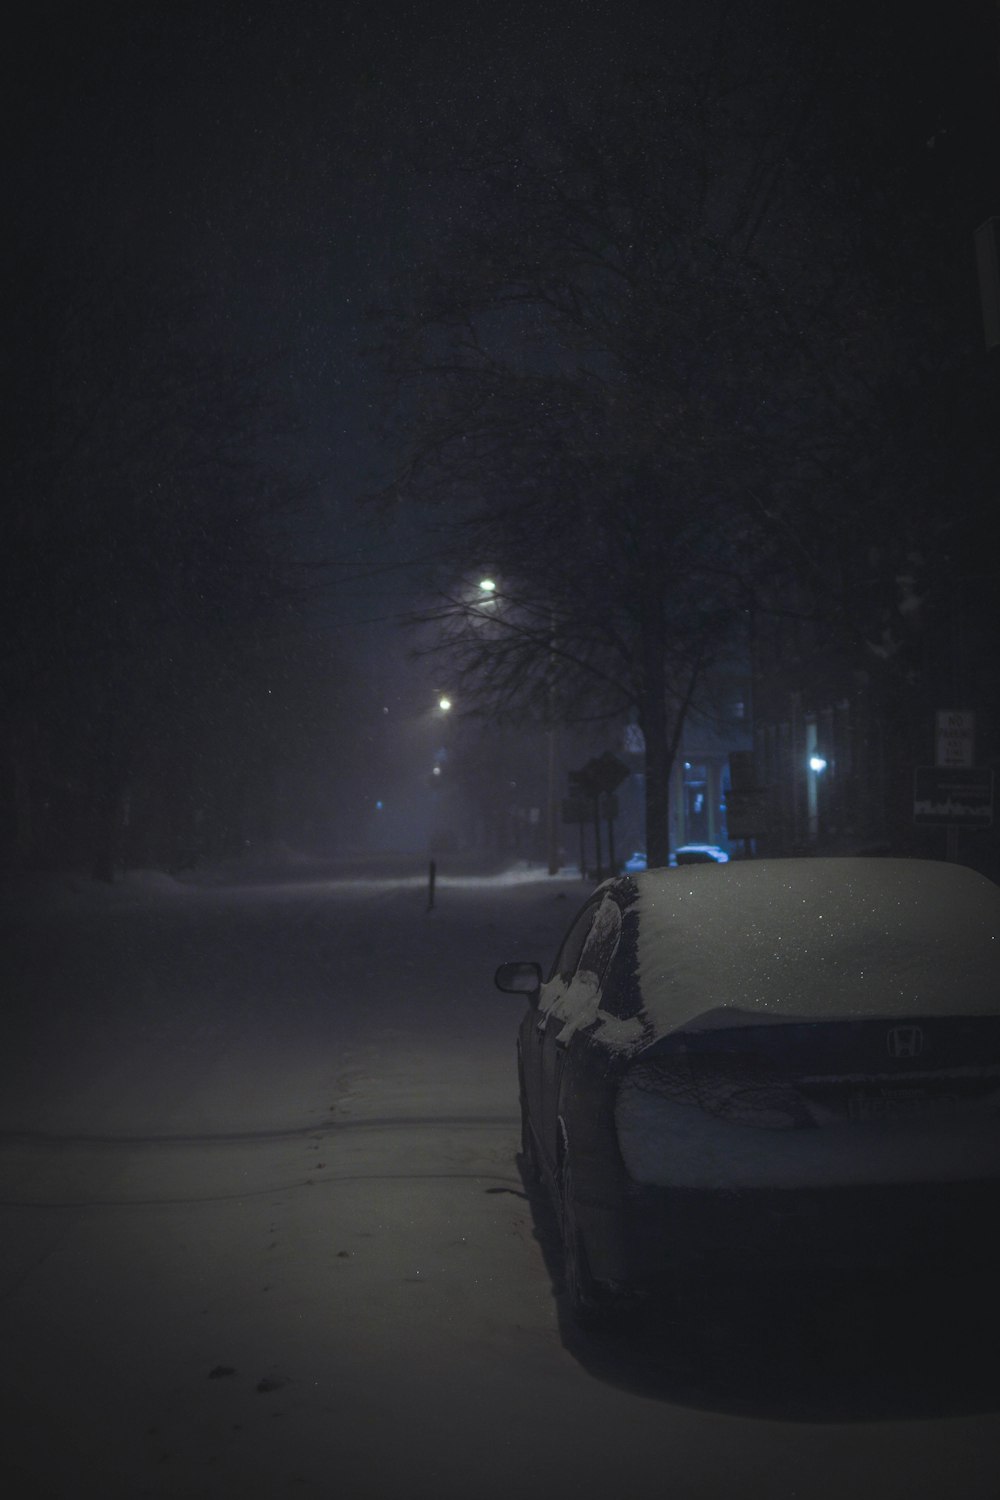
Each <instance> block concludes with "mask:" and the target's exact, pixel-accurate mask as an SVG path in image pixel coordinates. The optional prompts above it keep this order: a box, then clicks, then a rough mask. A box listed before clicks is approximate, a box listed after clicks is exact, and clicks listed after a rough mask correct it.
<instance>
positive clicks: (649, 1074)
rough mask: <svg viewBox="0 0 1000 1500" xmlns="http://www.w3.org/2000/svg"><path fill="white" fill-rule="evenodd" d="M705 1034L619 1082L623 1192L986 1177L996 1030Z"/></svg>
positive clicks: (998, 1137) (652, 1056)
mask: <svg viewBox="0 0 1000 1500" xmlns="http://www.w3.org/2000/svg"><path fill="white" fill-rule="evenodd" d="M705 1022H706V1024H701V1023H699V1022H696V1023H694V1024H693V1025H690V1026H688V1027H686V1028H684V1029H683V1030H680V1031H678V1032H675V1033H672V1034H671V1035H669V1036H667V1037H664V1038H663V1039H661V1040H660V1041H659V1042H657V1043H655V1044H654V1045H653V1046H651V1047H649V1048H647V1049H646V1050H645V1051H644V1052H642V1053H641V1054H640V1055H639V1056H638V1057H637V1058H636V1059H635V1060H634V1061H633V1062H632V1064H631V1065H630V1067H629V1068H628V1069H627V1071H626V1072H625V1074H624V1077H623V1079H622V1083H621V1086H620V1089H619V1093H618V1098H617V1103H616V1111H615V1113H616V1123H617V1128H618V1136H619V1145H620V1147H621V1151H622V1157H623V1159H624V1162H625V1166H626V1170H627V1171H628V1173H629V1176H630V1178H631V1179H632V1180H633V1181H634V1182H637V1183H646V1184H651V1185H658V1186H677V1187H691V1188H712V1189H716V1188H723V1189H740V1188H753V1187H768V1188H779V1189H780V1188H802V1187H825V1186H848V1185H861V1184H869V1185H872V1184H892V1183H915V1182H954V1181H982V1180H993V1179H994V1178H997V1177H1000V1018H998V1017H993V1016H971V1017H963V1016H955V1017H940V1016H934V1017H924V1016H914V1017H912V1018H907V1019H903V1020H900V1019H897V1018H895V1017H892V1018H891V1019H880V1020H871V1019H864V1020H861V1019H848V1020H837V1021H828V1022H819V1021H816V1022H797V1021H788V1022H781V1023H771V1022H767V1021H753V1022H749V1023H748V1024H740V1022H737V1023H736V1024H726V1020H725V1018H723V1017H722V1016H721V1015H720V1013H716V1014H715V1015H714V1016H712V1017H709V1018H705Z"/></svg>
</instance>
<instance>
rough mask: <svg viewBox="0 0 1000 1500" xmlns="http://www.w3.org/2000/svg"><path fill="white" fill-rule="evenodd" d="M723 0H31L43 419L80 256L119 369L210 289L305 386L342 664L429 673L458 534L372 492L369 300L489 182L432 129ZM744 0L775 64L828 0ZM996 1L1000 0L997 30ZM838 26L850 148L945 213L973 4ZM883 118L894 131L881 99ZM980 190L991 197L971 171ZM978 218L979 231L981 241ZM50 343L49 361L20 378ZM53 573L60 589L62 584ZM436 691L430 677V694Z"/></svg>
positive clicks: (325, 609)
mask: <svg viewBox="0 0 1000 1500" xmlns="http://www.w3.org/2000/svg"><path fill="white" fill-rule="evenodd" d="M710 9H711V8H705V10H704V11H703V10H702V9H701V8H700V7H696V6H691V5H683V4H677V5H673V6H663V5H660V6H642V5H636V4H632V5H626V6H621V5H612V4H602V3H584V4H579V5H565V4H560V5H552V6H541V7H539V6H537V5H523V6H517V5H478V4H463V5H457V4H447V3H438V4H429V3H428V4H421V5H419V6H416V5H411V6H399V5H380V4H377V3H376V4H364V5H362V4H357V3H353V0H352V3H347V4H338V5H326V4H320V3H297V4H293V5H284V6H276V5H269V4H263V5H259V6H254V5H250V4H247V5H231V4H224V5H207V6H195V5H183V6H173V5H171V6H135V5H131V4H125V3H114V4H109V3H97V4H94V5H89V6H84V7H81V6H73V5H68V4H61V3H45V0H43V3H40V4H37V5H35V6H33V7H31V8H30V12H29V11H25V12H24V13H23V14H22V15H21V17H20V18H19V20H18V22H17V23H16V25H15V29H14V34H13V36H12V37H11V38H9V39H8V46H7V47H6V49H5V50H6V51H7V54H8V55H7V63H6V73H7V78H6V82H5V94H6V99H7V107H8V120H9V123H8V130H7V139H8V146H9V150H8V163H7V165H8V171H9V178H8V192H7V195H6V197H7V203H8V214H7V215H6V216H5V217H6V218H7V221H8V229H7V232H6V235H5V238H6V241H7V243H6V246H5V251H4V254H5V257H6V259H7V275H6V278H5V280H6V284H7V288H8V294H9V299H10V307H11V310H12V324H13V334H12V336H11V337H10V338H9V339H8V341H7V342H8V347H9V348H10V349H11V350H12V352H13V369H12V375H13V379H14V383H15V386H18V385H21V386H22V387H23V388H24V389H25V390H27V392H28V394H27V395H26V396H25V397H24V399H25V403H26V406H27V407H28V409H29V414H30V416H31V419H32V420H34V421H35V422H37V423H38V425H39V429H40V430H44V426H45V399H46V398H45V395H44V392H45V390H46V383H47V381H48V379H49V374H50V373H51V372H48V371H47V370H46V368H45V360H46V359H47V358H50V357H51V358H52V363H53V366H55V365H57V364H58V356H50V355H49V354H48V353H47V352H46V348H47V346H46V347H41V346H40V345H38V344H37V343H36V339H35V336H34V333H33V329H34V327H35V326H36V321H41V322H43V323H45V324H46V326H48V327H52V326H57V327H58V326H59V325H60V323H65V324H66V325H67V326H68V325H69V324H71V322H72V317H73V296H74V295H75V293H72V292H70V293H67V292H66V290H65V289H66V286H67V285H72V284H73V281H74V278H75V277H77V276H79V275H80V268H81V267H86V268H87V271H86V275H87V276H90V277H91V279H92V284H93V285H99V281H100V277H102V276H103V277H104V278H106V283H107V285H109V286H115V287H116V288H117V289H118V290H117V292H116V295H117V296H120V299H121V306H122V309H123V312H122V318H121V320H120V326H118V325H116V327H115V328H114V329H112V331H111V332H110V333H108V332H107V331H105V333H104V334H102V338H103V337H106V339H107V342H106V345H105V346H103V347H99V348H98V350H97V354H98V357H99V358H100V359H101V360H102V361H103V362H104V364H105V365H106V366H113V365H114V364H115V362H116V360H118V359H119V356H120V354H121V351H122V349H123V348H125V347H128V348H129V349H130V350H131V348H132V344H133V342H134V341H135V340H136V338H138V339H139V341H141V340H142V339H143V338H145V339H150V338H152V337H155V335H151V334H150V332H149V326H150V325H147V324H143V315H144V311H145V309H146V308H147V307H148V306H158V305H159V303H160V301H161V300H162V303H163V308H164V312H163V313H162V317H161V324H160V326H163V324H166V325H169V324H170V321H171V318H172V316H173V314H172V313H171V311H170V309H172V308H174V307H176V306H177V305H178V304H179V303H180V302H185V300H186V301H187V303H188V304H189V307H190V308H193V309H194V311H193V312H188V313H187V314H186V315H185V317H186V321H185V322H184V325H183V330H182V332H181V334H180V338H181V341H182V342H187V343H191V344H193V345H195V346H197V347H198V348H199V349H201V350H203V351H205V352H206V353H210V354H211V355H212V357H215V356H219V357H221V358H225V359H228V360H234V359H235V360H241V361H245V362H246V363H247V365H248V366H249V367H251V368H253V369H254V370H255V371H257V372H258V379H259V380H260V382H261V383H262V385H263V387H264V388H265V391H266V393H267V394H268V395H269V396H270V397H272V398H273V399H274V400H275V401H276V402H278V403H280V405H281V409H282V423H283V424H284V425H282V424H280V423H279V424H278V425H277V426H276V428H275V432H274V434H273V435H272V434H268V435H266V436H265V438H264V443H265V446H266V447H267V449H268V456H269V458H270V459H271V460H273V461H274V462H275V464H276V465H277V466H278V467H280V468H283V469H284V470H285V472H286V473H287V474H289V475H293V476H295V478H296V479H297V480H298V481H300V482H301V485H302V487H303V490H304V493H305V496H306V499H305V501H304V504H303V505H302V506H301V507H300V515H299V520H298V521H297V523H296V526H297V528H298V550H299V558H300V561H303V560H304V561H305V562H306V563H307V564H316V563H317V562H322V563H323V565H324V567H323V570H322V578H323V580H324V582H323V587H322V589H321V590H320V591H319V593H318V594H317V596H316V598H315V599H314V600H313V601H312V603H311V604H310V608H311V609H313V610H315V611H316V612H317V616H318V617H319V618H321V619H322V620H323V622H324V628H327V629H330V630H331V631H332V636H331V639H335V640H336V650H337V651H338V652H339V653H340V657H341V659H342V660H344V659H350V661H351V664H352V668H353V669H354V670H355V671H360V672H361V673H362V674H365V673H367V672H368V671H369V667H367V666H362V665H360V664H362V663H366V662H367V663H370V674H371V681H373V682H376V683H377V684H378V685H377V688H376V689H375V697H376V698H377V697H379V696H386V695H388V694H391V693H393V692H397V693H398V692H400V691H404V692H405V689H402V688H401V686H400V684H402V683H405V682H406V681H407V678H408V676H409V675H410V674H411V673H412V671H413V669H412V668H411V667H410V666H408V665H407V660H406V650H407V646H406V641H405V639H404V638H403V637H402V636H399V635H398V634H397V633H396V632H395V631H394V629H392V628H391V621H392V619H393V618H394V617H396V616H398V615H399V614H400V613H402V612H404V611H405V610H406V609H407V608H409V607H411V605H413V604H414V603H415V602H417V603H419V601H420V598H421V589H422V588H424V587H425V586H426V579H427V570H426V567H425V566H424V564H423V563H419V562H418V563H413V564H412V565H410V564H411V562H412V559H419V558H426V557H427V555H428V552H430V553H431V555H433V550H434V542H433V540H431V541H430V542H429V541H428V538H427V537H426V536H425V535H423V534H422V532H421V527H420V518H419V517H418V516H416V515H413V514H411V513H408V512H407V511H405V510H402V511H397V512H396V513H395V514H393V515H389V516H387V515H386V514H384V513H383V514H381V515H379V516H378V517H377V518H375V520H374V521H373V519H372V517H371V515H370V514H365V513H363V512H362V511H361V510H360V509H359V506H358V498H359V496H360V495H361V494H363V493H364V492H366V491H367V490H369V489H371V488H373V487H375V486H377V485H379V484H380V483H382V482H383V481H384V480H385V479H386V477H387V474H388V464H389V461H390V460H389V458H388V456H387V453H386V450H385V448H384V446H383V440H382V437H381V433H380V428H379V413H380V395H381V393H380V389H379V383H378V376H377V374H376V372H375V370H374V368H373V366H372V364H371V362H370V361H368V360H366V359H365V357H364V350H365V348H366V346H367V345H368V343H369V341H370V339H371V336H372V328H371V323H370V321H369V319H368V316H367V314H368V311H369V309H370V308H371V307H372V306H373V305H382V304H384V303H386V302H387V301H390V300H391V299H392V298H393V296H395V295H396V294H397V293H398V291H399V288H400V285H401V284H403V283H405V280H406V276H407V274H408V271H409V269H410V268H411V266H412V265H414V264H415V263H416V262H417V261H419V260H420V259H421V258H423V257H425V256H426V255H427V254H428V253H430V254H432V255H433V252H434V247H435V246H436V244H438V243H439V242H443V241H444V240H445V239H446V238H447V236H448V234H449V232H450V231H451V229H453V228H454V226H455V222H456V219H460V218H461V216H462V215H463V214H465V213H468V212H469V211H470V209H469V203H470V202H472V203H473V204H474V199H472V200H467V199H465V198H464V197H463V196H462V193H461V191H460V190H458V189H457V188H456V186H455V184H454V182H451V183H449V182H448V181H447V180H446V179H444V178H442V177H440V176H435V174H433V173H431V172H428V171H427V170H426V169H425V167H424V165H423V160H422V157H421V152H422V151H424V150H425V149H426V147H427V145H428V143H429V142H430V143H434V142H435V140H436V139H437V137H438V136H441V137H444V136H448V137H449V138H452V139H453V138H455V137H456V136H457V137H460V136H461V133H462V129H463V124H464V122H468V124H469V125H472V124H474V123H476V122H478V121H479V120H481V119H483V118H492V119H494V120H503V119H505V118H507V117H510V118H512V119H513V118H515V117H516V115H517V112H518V110H519V108H520V107H521V105H522V104H523V101H524V100H525V99H526V98H533V99H536V100H537V99H538V98H539V97H541V98H544V97H545V95H546V92H547V91H551V93H552V94H553V95H554V96H555V95H560V94H561V95H562V96H564V97H573V98H575V99H577V100H579V99H580V98H585V97H587V96H588V94H589V92H590V91H591V90H592V89H593V88H594V86H595V84H596V83H597V82H598V81H600V80H601V79H604V78H606V77H607V76H609V75H610V74H611V73H612V72H613V71H615V70H618V71H622V72H624V71H626V70H627V69H628V68H629V67H633V66H637V65H640V64H646V63H649V62H652V63H654V64H655V63H657V62H659V61H669V60H670V59H671V58H672V57H675V56H676V54H677V49H678V46H679V45H681V42H683V40H684V39H690V38H692V37H693V38H694V39H695V41H696V42H697V41H698V40H699V31H704V29H705V27H707V26H708V24H709V21H708V19H707V17H708V11H709V10H710ZM734 10H735V13H736V15H737V16H738V18H739V21H740V24H741V25H742V26H743V27H744V33H745V35H746V37H747V39H748V40H747V46H748V48H749V49H750V50H749V52H748V59H749V62H750V65H751V66H752V65H753V57H754V53H755V52H756V51H757V49H759V55H760V57H761V58H765V57H767V56H774V55H778V53H780V52H781V49H782V48H783V47H785V46H786V45H791V46H792V50H794V46H797V45H801V44H802V41H803V38H805V39H806V40H808V39H809V34H810V28H811V26H812V24H813V23H812V22H811V21H810V19H809V16H808V7H807V8H806V13H805V14H804V13H803V8H802V7H801V6H782V5H781V4H771V5H759V6H758V5H752V4H751V5H745V6H737V7H735V8H734ZM985 13H986V12H985V10H984V9H983V8H980V10H978V11H977V17H978V20H977V25H979V26H980V29H981V25H982V15H983V14H985ZM904 23H905V24H904ZM939 24H940V23H939ZM815 26H816V28H817V35H819V34H820V32H821V31H823V34H824V35H825V36H826V38H827V39H828V41H829V44H830V46H831V47H832V48H834V49H835V50H836V51H837V54H838V57H839V60H840V62H839V66H840V67H841V72H840V73H839V74H838V78H839V79H840V84H839V85H838V87H839V88H840V93H839V94H837V95H835V96H834V106H836V104H837V102H838V101H839V105H840V107H841V109H842V113H841V114H840V116H839V117H838V118H834V117H832V116H831V121H830V125H831V128H830V141H831V142H832V145H831V149H832V150H834V151H839V152H841V153H842V160H843V163H844V166H845V170H849V167H850V162H851V160H852V156H856V155H857V154H858V153H869V152H872V153H874V154H875V155H876V157H878V156H879V153H882V157H883V158H884V164H885V167H886V171H887V172H894V171H895V170H896V169H897V168H898V171H899V173H900V174H901V176H902V178H904V179H912V180H913V181H914V182H916V183H918V184H919V185H920V186H921V188H922V189H925V190H926V192H927V195H928V202H929V204H930V209H929V211H930V212H931V214H933V211H934V210H933V194H934V192H935V187H934V182H935V180H940V179H943V178H946V179H947V181H948V182H949V184H950V187H951V190H952V191H953V193H957V194H958V195H959V196H960V194H961V191H962V184H961V178H962V174H963V172H964V171H965V170H966V169H968V171H969V174H970V176H971V177H974V178H975V177H976V172H978V170H979V161H978V157H979V155H981V151H982V149H983V144H982V142H981V141H980V140H978V139H977V131H978V130H979V128H980V126H981V123H982V121H981V119H980V118H977V116H976V110H975V109H973V110H972V112H971V113H968V111H967V112H966V117H965V118H962V116H961V111H960V109H959V108H958V101H959V99H966V100H968V99H969V98H972V99H976V98H979V97H980V96H981V95H980V91H981V89H982V88H983V87H984V84H983V80H984V79H986V78H987V77H988V76H989V74H988V70H989V68H990V67H993V69H994V72H995V59H990V58H986V59H984V58H983V57H982V56H981V55H980V53H981V49H980V51H977V50H976V46H975V42H974V40H972V38H973V36H974V33H973V32H971V31H970V33H969V34H968V35H966V34H964V33H963V32H962V31H961V28H960V27H958V26H957V23H956V30H955V31H953V32H952V33H950V34H947V35H946V34H941V35H937V34H936V33H935V34H932V32H933V28H932V27H931V26H930V23H927V22H925V21H923V20H921V19H919V18H918V17H916V16H914V14H913V12H912V9H911V8H909V7H900V6H888V7H883V8H880V7H877V6H876V7H874V9H873V10H872V9H871V8H869V9H868V10H867V11H866V10H865V8H864V7H861V6H847V7H841V8H838V14H837V16H836V17H834V18H831V17H830V16H828V15H822V16H821V14H820V9H819V8H818V7H817V8H816V21H815ZM824 28H825V31H824V30H823V29H824ZM678 38H680V39H681V42H679V40H678ZM789 39H791V42H790V41H789ZM819 45H825V43H823V42H821V43H819ZM852 50H856V52H857V55H858V57H859V59H862V58H863V59H864V67H863V68H860V70H859V71H860V73H863V74H864V82H863V84H859V89H861V90H867V94H868V98H869V100H870V98H871V97H872V96H873V95H875V96H877V97H879V98H880V99H881V104H880V110H881V115H880V116H876V117H875V118H876V120H877V122H879V123H880V128H879V130H878V132H877V138H876V139H872V138H871V136H870V134H869V136H868V137H867V138H866V137H865V136H864V135H861V134H859V133H858V132H857V130H856V129H855V127H854V125H853V123H852V120H853V112H854V104H855V101H854V100H853V99H852V98H851V89H852V87H853V85H852V83H851V69H850V66H847V67H846V68H845V67H844V59H845V58H847V59H848V60H849V59H850V57H851V55H852ZM873 52H874V54H875V61H874V62H873V61H872V54H873ZM932 60H935V61H936V62H937V64H938V66H937V68H936V70H934V69H932V68H931V66H930V64H931V61H932ZM973 66H974V67H975V68H976V69H977V73H976V77H975V78H974V79H972V80H971V83H972V86H971V87H969V84H970V78H969V73H968V69H969V68H970V67H973ZM980 115H982V111H980ZM865 118H866V120H867V122H868V123H867V124H866V126H865V129H866V130H867V131H869V132H870V130H871V121H872V118H873V117H872V115H871V113H870V111H869V113H868V115H867V116H866V117H865ZM882 127H884V128H882ZM973 147H974V148H975V149H974V150H973V149H972V148H973ZM949 153H950V154H949ZM972 156H976V158H977V160H976V164H975V171H973V170H972V165H971V163H972ZM979 180H980V179H979V178H976V181H977V182H978V181H979ZM956 184H957V186H956ZM868 207H869V208H870V202H869V205H868ZM986 207H987V209H988V208H989V205H986ZM472 211H473V212H474V207H473V209H472ZM865 211H866V212H867V211H868V208H866V210H865ZM968 212H969V214H970V215H971V216H974V215H976V214H977V213H982V208H981V205H980V204H978V203H977V202H976V201H975V192H974V191H972V190H971V189H970V199H969V204H968ZM982 216H985V213H983V214H982ZM964 236H965V230H964V228H963V230H962V237H961V243H962V245H966V244H967V239H966V238H965V237H964ZM94 295H96V296H97V297H100V296H101V295H102V293H101V292H100V290H99V289H98V291H97V292H96V293H95V294H94ZM964 296H965V301H964V303H963V305H962V312H961V316H963V317H966V318H968V319H969V320H970V322H972V321H973V320H974V318H975V316H976V308H975V302H974V289H973V288H972V286H971V282H970V285H969V287H968V288H967V290H966V292H965V294H964ZM61 298H65V299H66V301H65V307H64V308H63V307H62V305H61V303H60V299H61ZM39 309H40V310H41V311H40V312H39V311H38V310H39ZM63 312H65V318H63ZM133 315H134V321H135V323H136V326H137V327H138V328H139V329H140V332H139V333H138V334H136V332H135V329H134V328H133V327H132V326H131V324H130V321H129V320H130V318H131V317H133ZM152 326H153V327H155V326H157V325H156V324H155V320H154V323H153V325H152ZM143 329H145V331H142V330H143ZM116 340H120V341H121V342H120V343H116ZM52 347H53V348H54V347H56V345H55V343H53V346H52ZM32 361H34V362H35V365H36V366H37V368H35V369H34V373H33V376H32V380H33V382H34V383H33V384H32V383H29V382H28V381H27V380H26V379H23V378H22V376H23V372H24V370H26V369H27V368H28V367H29V366H31V365H32ZM40 392H41V393H42V394H39V393H40ZM56 595H57V598H56V608H57V611H58V585H57V586H56ZM426 690H427V685H426V684H425V683H424V682H423V681H422V680H421V682H420V685H419V687H418V688H417V689H415V691H416V692H417V693H418V695H419V694H423V693H425V692H426Z"/></svg>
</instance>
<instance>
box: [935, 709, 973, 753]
mask: <svg viewBox="0 0 1000 1500" xmlns="http://www.w3.org/2000/svg"><path fill="white" fill-rule="evenodd" d="M934 718H935V736H934V764H935V765H936V766H971V765H972V764H973V762H974V761H975V758H976V716H975V714H974V713H972V712H970V711H969V710H968V709H954V708H939V709H938V711H937V713H936V714H935V716H934Z"/></svg>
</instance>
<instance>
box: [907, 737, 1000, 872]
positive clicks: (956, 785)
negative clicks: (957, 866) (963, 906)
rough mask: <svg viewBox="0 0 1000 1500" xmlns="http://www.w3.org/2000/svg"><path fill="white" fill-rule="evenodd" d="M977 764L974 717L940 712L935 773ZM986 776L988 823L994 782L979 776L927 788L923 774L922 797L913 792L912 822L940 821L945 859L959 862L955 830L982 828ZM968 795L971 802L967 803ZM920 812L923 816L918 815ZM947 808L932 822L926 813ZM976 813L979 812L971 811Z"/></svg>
mask: <svg viewBox="0 0 1000 1500" xmlns="http://www.w3.org/2000/svg"><path fill="white" fill-rule="evenodd" d="M975 760H976V716H975V714H974V713H973V712H972V710H971V709H967V708H939V709H938V711H937V713H936V714H935V715H934V769H935V770H936V771H966V770H970V771H971V770H973V768H974V766H975ZM986 774H988V775H989V782H990V785H989V798H988V801H989V822H992V821H993V778H992V774H991V773H984V772H980V773H979V774H978V775H977V776H976V777H975V778H974V779H973V781H972V782H971V783H970V782H969V781H968V780H967V779H966V780H963V779H962V778H961V777H959V778H958V781H957V782H956V781H955V778H954V777H953V778H952V779H951V781H950V782H949V783H947V784H945V783H944V782H941V783H940V784H933V785H931V784H929V783H928V782H927V780H926V774H925V773H922V772H918V776H919V775H923V776H924V780H923V782H922V784H921V787H922V792H923V795H922V796H920V795H918V792H917V788H916V786H915V788H914V804H913V819H914V822H916V823H921V822H922V823H927V822H930V821H939V822H943V823H944V827H945V859H947V860H951V861H952V862H953V863H954V861H956V860H957V859H958V830H959V827H960V826H962V825H964V826H966V827H969V826H978V827H982V826H983V824H982V822H981V821H977V819H979V820H981V818H982V806H983V794H982V786H983V776H984V775H986ZM970 794H971V800H970ZM918 808H920V809H922V815H921V814H918ZM931 808H934V809H940V808H947V809H948V812H947V814H946V815H945V814H938V816H937V817H936V818H932V816H931V815H930V813H929V809H931ZM973 809H977V810H978V811H973Z"/></svg>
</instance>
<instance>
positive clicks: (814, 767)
mask: <svg viewBox="0 0 1000 1500" xmlns="http://www.w3.org/2000/svg"><path fill="white" fill-rule="evenodd" d="M809 769H810V771H815V772H816V774H817V775H818V774H819V773H820V771H825V770H826V761H825V760H824V759H823V757H822V755H810V757H809Z"/></svg>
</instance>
